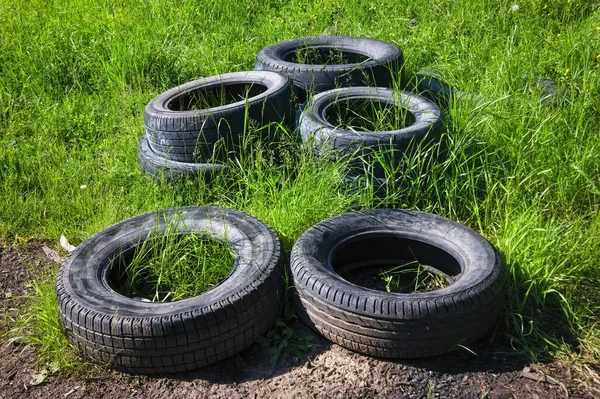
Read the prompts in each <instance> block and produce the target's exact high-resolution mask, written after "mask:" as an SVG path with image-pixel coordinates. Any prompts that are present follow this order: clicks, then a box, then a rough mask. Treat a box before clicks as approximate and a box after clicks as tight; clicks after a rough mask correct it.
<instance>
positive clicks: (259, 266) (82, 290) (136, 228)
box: [59, 207, 280, 317]
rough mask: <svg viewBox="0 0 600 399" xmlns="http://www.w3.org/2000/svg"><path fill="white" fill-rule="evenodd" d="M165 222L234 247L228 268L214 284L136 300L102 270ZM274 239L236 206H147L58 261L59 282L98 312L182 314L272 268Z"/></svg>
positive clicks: (74, 298)
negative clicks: (186, 293) (168, 297)
mask: <svg viewBox="0 0 600 399" xmlns="http://www.w3.org/2000/svg"><path fill="white" fill-rule="evenodd" d="M169 223H175V225H176V226H177V227H176V228H177V229H178V230H177V231H178V234H202V235H204V234H206V235H208V236H210V237H212V238H214V239H216V240H220V241H226V242H227V243H229V245H230V246H231V248H232V250H233V251H234V253H235V262H234V269H233V271H232V272H231V274H230V275H229V276H228V277H227V278H226V279H225V280H224V281H223V282H221V283H220V284H219V285H218V286H216V287H214V288H212V289H210V290H208V291H205V292H202V293H200V294H199V295H197V296H194V297H191V298H187V299H182V300H179V301H175V302H165V303H146V302H141V301H136V300H133V299H131V298H127V297H125V296H123V295H121V294H119V293H117V292H115V291H114V290H113V289H112V288H111V287H109V286H108V284H107V282H106V273H107V270H108V268H109V267H110V262H111V259H113V258H114V257H115V256H117V255H119V254H120V253H121V252H122V251H123V250H124V249H126V248H131V247H134V246H137V245H138V243H139V242H140V241H143V240H144V239H146V238H147V237H148V235H149V234H150V233H156V234H157V235H160V234H161V233H164V231H165V229H166V227H167V225H168V224H169ZM225 237H226V239H225V240H224V238H225ZM273 243H274V233H273V232H272V230H270V228H268V226H266V225H265V224H264V223H263V222H261V221H259V220H258V219H255V218H254V217H251V216H250V215H246V214H243V213H241V212H238V211H233V210H229V209H225V208H217V207H184V208H173V209H166V210H163V211H158V212H151V213H147V214H143V215H140V216H136V217H134V218H131V219H128V220H126V221H123V222H121V223H117V224H116V225H113V226H111V227H109V228H107V229H105V230H102V231H101V232H99V233H98V234H96V235H94V236H92V237H91V238H90V239H88V240H86V241H85V242H83V243H82V244H81V245H80V246H78V247H77V249H76V251H75V252H74V253H72V254H71V255H70V257H69V259H68V260H67V262H66V263H65V264H64V265H63V266H62V267H61V273H59V286H60V285H61V283H62V286H63V287H64V290H65V292H66V294H67V295H68V296H69V297H70V298H69V299H70V300H71V301H74V302H76V303H77V304H78V305H80V306H81V307H84V308H86V309H88V310H91V311H93V312H95V313H97V314H101V315H106V316H118V317H161V316H168V315H172V314H181V313H185V312H190V311H192V310H195V309H201V308H206V307H210V306H211V305H212V304H215V303H222V302H226V301H227V300H228V299H229V298H231V297H232V296H234V295H236V294H237V293H240V292H242V291H243V290H245V289H247V288H248V287H249V285H250V284H252V283H253V282H255V281H257V280H258V279H259V276H260V275H263V274H269V273H272V272H273V269H274V268H275V267H276V266H277V264H278V263H279V260H280V259H279V256H280V254H279V249H278V248H274V244H273ZM64 302H66V300H65V301H64Z"/></svg>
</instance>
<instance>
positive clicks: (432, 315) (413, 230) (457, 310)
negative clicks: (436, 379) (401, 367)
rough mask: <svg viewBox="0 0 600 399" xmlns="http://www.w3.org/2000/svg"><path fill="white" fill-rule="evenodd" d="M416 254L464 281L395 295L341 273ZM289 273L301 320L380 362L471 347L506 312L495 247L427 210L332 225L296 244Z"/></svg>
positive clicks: (375, 213)
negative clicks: (380, 358)
mask: <svg viewBox="0 0 600 399" xmlns="http://www.w3.org/2000/svg"><path fill="white" fill-rule="evenodd" d="M411 258H412V259H413V260H414V259H415V258H416V259H417V260H418V261H419V262H422V263H424V264H428V265H432V266H434V267H435V268H436V269H438V270H440V271H442V272H443V273H445V274H448V275H458V277H457V280H456V281H455V282H454V283H453V284H451V285H449V286H447V287H445V288H442V289H438V290H435V291H431V292H418V293H413V294H398V293H388V292H385V291H378V290H374V289H369V288H365V287H361V286H358V285H355V284H353V283H350V282H349V281H347V280H345V279H344V278H342V277H341V276H340V275H339V274H338V272H337V271H336V269H337V270H340V266H345V270H346V271H349V270H352V269H355V270H356V269H358V270H363V269H361V268H362V267H365V268H366V269H365V270H369V268H370V270H373V268H374V267H376V265H387V266H391V265H398V264H401V263H400V262H401V261H402V260H407V259H411ZM290 268H291V277H292V281H293V283H294V285H295V288H296V291H297V295H295V296H294V306H295V309H296V311H297V312H298V315H299V316H300V318H301V319H302V320H303V321H304V322H305V323H307V324H308V325H309V326H311V327H312V328H313V329H315V330H316V331H317V332H319V333H321V334H322V335H323V336H325V337H326V338H328V339H329V340H331V341H333V342H335V343H337V344H339V345H342V346H344V347H346V348H348V349H351V350H354V351H357V352H360V353H364V354H368V355H374V356H379V357H388V358H416V357H426V356H432V355H436V354H441V353H445V352H447V351H450V350H452V349H455V348H456V347H457V345H468V344H470V343H472V342H474V341H475V340H477V339H479V338H481V337H482V336H483V335H484V334H485V333H486V332H487V331H488V330H489V329H490V328H491V327H493V325H494V324H495V322H496V320H497V318H498V316H499V314H500V312H501V311H502V309H503V306H504V298H505V285H506V280H507V276H506V271H505V268H504V265H503V261H502V259H501V256H500V255H499V254H498V253H497V252H496V251H495V250H494V248H493V247H492V245H491V244H490V243H489V242H488V241H486V240H485V239H484V238H483V237H481V236H480V235H479V234H477V233H476V232H474V231H473V230H471V229H469V228H468V227H466V226H464V225H461V224H459V223H456V222H454V221H451V220H448V219H446V218H443V217H440V216H436V215H432V214H428V213H424V212H418V211H410V210H400V209H379V210H368V211H363V212H352V213H346V214H344V215H341V216H337V217H334V218H331V219H328V220H325V221H323V222H321V223H319V224H317V225H315V226H313V227H311V228H310V229H308V230H307V231H306V232H305V233H304V234H302V236H301V237H300V238H299V239H298V241H297V242H296V244H295V245H294V247H293V249H292V253H291V263H290ZM340 272H341V273H344V272H343V270H342V271H340Z"/></svg>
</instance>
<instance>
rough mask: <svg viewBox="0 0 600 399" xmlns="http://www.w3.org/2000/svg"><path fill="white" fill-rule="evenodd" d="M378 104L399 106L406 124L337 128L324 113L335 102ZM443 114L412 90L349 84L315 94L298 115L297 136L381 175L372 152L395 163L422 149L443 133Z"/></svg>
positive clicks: (357, 166) (318, 147) (359, 169)
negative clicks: (379, 128) (383, 128)
mask: <svg viewBox="0 0 600 399" xmlns="http://www.w3.org/2000/svg"><path fill="white" fill-rule="evenodd" d="M355 102H356V103H361V102H365V103H382V104H384V105H386V106H387V105H389V106H392V107H398V106H401V107H403V108H404V109H405V110H406V111H407V112H408V114H409V115H410V116H411V120H412V123H411V124H409V125H408V126H406V127H404V128H401V129H398V130H390V131H355V130H349V129H342V128H338V127H337V126H336V125H334V124H333V123H332V122H330V121H329V120H328V117H327V113H328V112H329V111H330V110H331V109H332V108H333V106H334V105H336V104H348V108H351V106H352V104H353V103H355ZM443 118H444V116H443V113H442V111H441V110H440V108H439V107H438V106H437V105H436V104H435V103H433V102H432V101H430V100H428V99H426V98H425V97H421V96H419V95H416V94H414V93H410V92H407V91H402V92H400V93H397V92H395V91H394V90H392V89H387V88H380V87H349V88H342V89H334V90H329V91H326V92H323V93H320V94H317V95H316V96H314V97H313V98H312V100H311V101H310V102H309V103H308V104H307V106H306V107H305V108H304V111H303V112H302V115H301V116H300V135H301V137H302V140H303V141H305V142H310V143H312V144H313V145H314V146H315V147H316V148H317V150H319V151H321V152H324V153H328V154H330V155H334V156H338V155H339V156H346V157H348V156H349V157H352V158H353V160H352V162H350V167H351V168H353V169H354V170H355V171H358V172H360V171H363V170H364V167H363V165H364V163H365V162H366V163H367V164H369V165H371V166H372V167H373V176H375V177H377V178H385V177H386V174H385V170H384V168H383V166H382V165H380V164H377V163H376V162H375V161H374V159H373V156H372V155H373V153H374V152H376V151H378V152H381V153H383V152H384V153H386V157H388V158H391V159H393V161H394V162H395V163H398V162H400V161H401V160H402V158H403V157H404V156H405V154H406V153H407V152H409V151H414V150H417V149H419V150H424V149H425V147H426V146H427V145H430V144H433V143H437V142H439V140H440V137H441V135H442V134H443V133H444V132H445V125H444V119H443Z"/></svg>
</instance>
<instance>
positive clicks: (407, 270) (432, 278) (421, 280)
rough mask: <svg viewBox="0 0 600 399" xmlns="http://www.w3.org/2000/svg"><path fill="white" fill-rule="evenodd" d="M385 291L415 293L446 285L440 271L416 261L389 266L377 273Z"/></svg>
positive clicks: (437, 288)
mask: <svg viewBox="0 0 600 399" xmlns="http://www.w3.org/2000/svg"><path fill="white" fill-rule="evenodd" d="M379 276H380V277H381V279H382V280H383V281H384V282H385V290H386V291H387V292H396V293H411V294H412V293H417V292H430V291H435V290H439V289H442V288H444V287H447V286H448V282H447V281H446V279H445V278H444V276H443V275H442V274H440V273H434V272H433V271H432V270H429V269H428V268H424V267H423V265H421V264H420V263H419V262H418V261H416V260H415V261H412V262H409V263H406V264H403V265H398V266H394V267H390V268H389V269H385V270H382V271H381V272H380V273H379Z"/></svg>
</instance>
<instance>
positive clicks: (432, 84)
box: [414, 69, 485, 107]
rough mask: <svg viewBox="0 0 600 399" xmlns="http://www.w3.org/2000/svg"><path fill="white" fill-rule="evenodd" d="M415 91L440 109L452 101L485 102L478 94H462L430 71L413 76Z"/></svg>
mask: <svg viewBox="0 0 600 399" xmlns="http://www.w3.org/2000/svg"><path fill="white" fill-rule="evenodd" d="M414 86H415V90H416V91H417V92H418V93H419V94H420V95H421V96H423V97H426V98H428V99H430V100H431V101H434V102H435V103H436V104H438V105H440V106H441V107H448V105H449V103H450V101H452V100H454V99H459V100H469V101H474V102H482V101H484V100H485V98H484V97H483V96H481V95H480V94H471V93H464V92H462V91H460V90H458V89H457V88H456V87H454V86H450V85H449V84H448V83H446V82H444V81H443V80H442V79H441V78H440V77H439V75H438V74H437V73H436V72H435V71H432V70H429V69H423V70H421V71H419V72H417V74H416V75H415V82H414Z"/></svg>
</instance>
